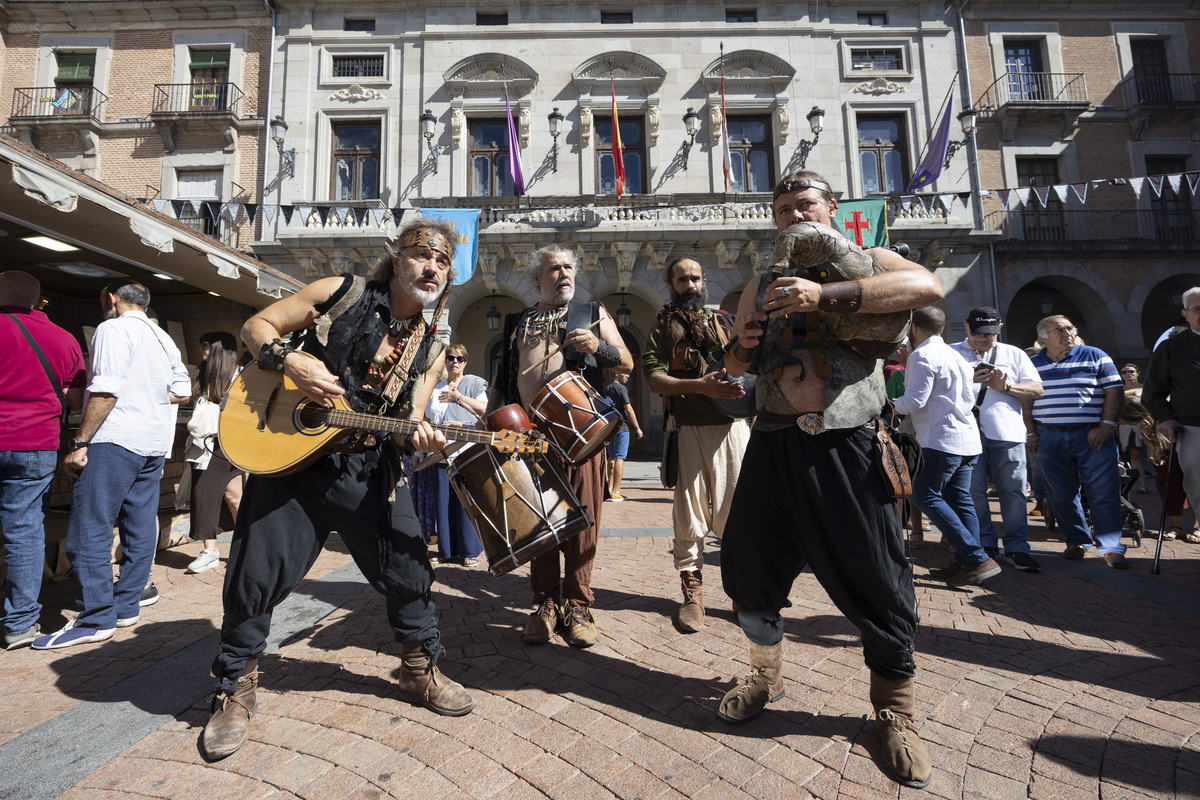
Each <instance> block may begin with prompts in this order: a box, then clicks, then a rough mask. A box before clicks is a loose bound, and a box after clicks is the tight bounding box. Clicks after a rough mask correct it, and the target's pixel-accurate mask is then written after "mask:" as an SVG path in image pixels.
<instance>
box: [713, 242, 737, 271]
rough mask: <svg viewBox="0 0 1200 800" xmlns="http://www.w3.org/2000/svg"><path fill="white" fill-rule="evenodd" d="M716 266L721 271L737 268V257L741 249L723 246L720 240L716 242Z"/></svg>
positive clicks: (735, 246)
mask: <svg viewBox="0 0 1200 800" xmlns="http://www.w3.org/2000/svg"><path fill="white" fill-rule="evenodd" d="M714 249H715V250H716V251H717V266H718V267H720V268H721V269H735V268H736V267H737V260H738V256H739V255H741V254H742V248H740V247H738V246H737V245H736V244H734V245H733V246H730V245H727V244H725V241H724V240H723V239H722V240H720V241H718V242H717V246H716V248H714Z"/></svg>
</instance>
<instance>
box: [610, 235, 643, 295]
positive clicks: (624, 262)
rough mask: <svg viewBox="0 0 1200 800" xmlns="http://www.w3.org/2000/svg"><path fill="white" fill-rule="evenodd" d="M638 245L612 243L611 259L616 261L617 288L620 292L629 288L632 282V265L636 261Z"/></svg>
mask: <svg viewBox="0 0 1200 800" xmlns="http://www.w3.org/2000/svg"><path fill="white" fill-rule="evenodd" d="M638 249H639V248H638V245H636V244H634V243H632V242H613V244H612V250H613V257H614V258H615V259H616V260H617V287H618V289H619V290H620V291H625V290H626V289H628V288H629V283H630V282H631V281H632V280H633V265H634V263H635V262H636V261H637V254H638Z"/></svg>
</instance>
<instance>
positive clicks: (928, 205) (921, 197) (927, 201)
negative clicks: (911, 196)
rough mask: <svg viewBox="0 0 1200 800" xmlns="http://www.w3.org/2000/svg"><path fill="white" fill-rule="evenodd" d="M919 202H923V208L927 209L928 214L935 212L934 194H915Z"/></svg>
mask: <svg viewBox="0 0 1200 800" xmlns="http://www.w3.org/2000/svg"><path fill="white" fill-rule="evenodd" d="M915 197H916V199H917V202H918V203H920V204H921V208H923V209H925V213H926V215H928V214H932V213H933V200H934V197H933V195H930V194H918V195H915Z"/></svg>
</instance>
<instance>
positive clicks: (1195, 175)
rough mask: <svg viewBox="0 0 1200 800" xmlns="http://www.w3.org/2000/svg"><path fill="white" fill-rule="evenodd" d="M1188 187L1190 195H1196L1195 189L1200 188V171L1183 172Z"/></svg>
mask: <svg viewBox="0 0 1200 800" xmlns="http://www.w3.org/2000/svg"><path fill="white" fill-rule="evenodd" d="M1184 176H1185V177H1186V178H1187V183H1188V188H1189V189H1191V190H1192V196H1193V197H1195V196H1196V190H1197V189H1198V188H1200V172H1185V173H1184Z"/></svg>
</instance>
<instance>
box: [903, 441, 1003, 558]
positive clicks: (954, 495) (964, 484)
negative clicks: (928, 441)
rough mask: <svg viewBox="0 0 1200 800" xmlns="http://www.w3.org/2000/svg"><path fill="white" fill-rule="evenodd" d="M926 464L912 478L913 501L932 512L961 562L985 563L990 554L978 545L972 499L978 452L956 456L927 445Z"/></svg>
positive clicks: (931, 515)
mask: <svg viewBox="0 0 1200 800" xmlns="http://www.w3.org/2000/svg"><path fill="white" fill-rule="evenodd" d="M922 452H923V453H924V456H925V465H924V466H923V467H921V471H920V472H919V473H917V477H916V479H915V480H914V481H913V495H912V502H913V505H915V506H916V507H917V508H919V509H921V510H922V511H924V512H925V513H926V514H928V515H929V520H930V521H931V522H932V523H933V524H934V525H936V526H937V528H938V530H940V531H941V532H942V533H943V534H944V535H945V536H946V538H947V539H949V540H950V544H952V545H954V558H955V559H956V560H957V561H958V562H959V563H964V564H982V563H983V562H984V561H987V560H988V554H987V553H986V552H984V549H983V548H982V547H980V546H979V520H978V518H976V516H975V501H974V500H972V499H971V468H972V467H973V466H974V464H975V462H976V461H977V460H978V459H979V456H956V455H953V454H951V453H945V452H942V451H941V450H931V449H929V448H925V449H924V450H923V451H922Z"/></svg>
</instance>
